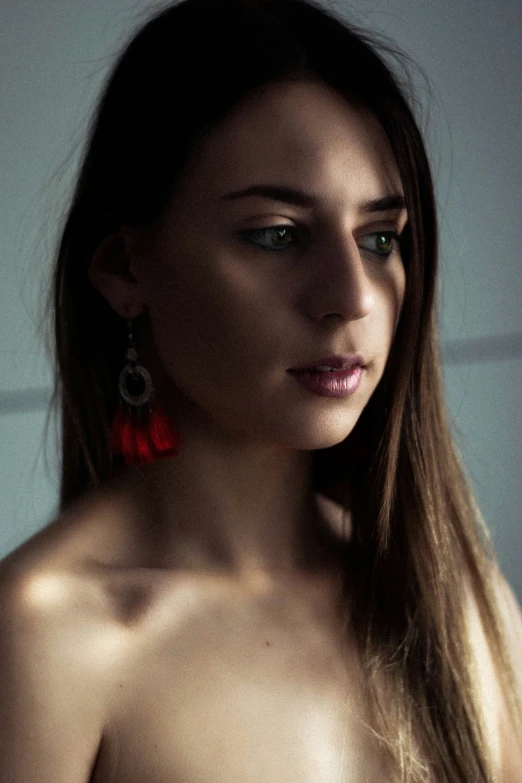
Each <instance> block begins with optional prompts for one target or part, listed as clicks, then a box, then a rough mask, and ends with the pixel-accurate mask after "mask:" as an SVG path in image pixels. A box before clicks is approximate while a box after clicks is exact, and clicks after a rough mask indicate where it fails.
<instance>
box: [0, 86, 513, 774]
mask: <svg viewBox="0 0 522 783" xmlns="http://www.w3.org/2000/svg"><path fill="white" fill-rule="evenodd" d="M267 182H268V183H271V184H277V185H286V186H292V187H294V188H298V189H301V190H303V191H306V192H308V193H310V192H313V193H314V194H315V195H316V197H317V205H316V206H315V207H314V208H313V209H307V208H304V207H302V206H299V207H298V206H295V205H289V204H286V203H285V204H283V203H282V202H279V201H274V200H268V199H266V198H259V197H255V198H254V197H249V198H246V199H241V200H239V199H237V200H227V199H225V200H223V196H224V195H226V194H227V193H230V192H231V191H235V190H238V189H241V188H245V187H248V186H250V185H252V184H259V183H267ZM401 192H402V189H401V183H400V180H399V177H398V172H397V170H396V167H395V164H394V161H393V157H392V155H391V152H390V150H389V149H388V147H387V143H386V140H385V138H384V136H383V133H382V131H381V129H380V128H379V126H378V125H377V123H376V122H375V121H374V120H372V118H371V117H369V116H368V115H367V114H365V113H363V112H361V111H359V110H357V111H356V110H355V109H353V108H351V107H349V106H347V104H346V103H345V102H344V101H343V100H342V99H341V98H339V96H337V95H336V94H335V93H333V92H332V91H330V90H329V89H328V88H326V87H324V86H321V85H317V84H312V83H310V84H299V85H284V86H282V85H279V86H278V87H273V88H270V90H268V91H265V92H264V93H261V94H260V95H258V96H256V97H255V98H254V99H251V100H250V101H248V102H247V103H246V104H245V105H244V106H241V107H239V108H238V109H237V110H236V111H235V112H234V113H233V114H232V115H231V116H230V117H229V118H228V119H227V120H226V121H225V122H224V123H223V124H222V125H221V126H220V128H219V129H214V130H213V131H212V133H211V134H210V135H209V137H208V138H207V139H206V140H205V143H204V144H203V146H202V149H201V150H200V151H199V155H198V156H197V157H196V158H195V160H194V164H193V166H192V168H191V170H190V171H189V172H187V176H186V177H185V179H184V181H183V182H181V183H179V185H178V188H177V190H176V192H175V193H174V194H173V198H172V202H171V204H170V205H169V208H168V210H167V212H166V213H165V215H163V216H162V218H161V221H158V222H157V223H156V224H155V225H154V226H153V227H151V228H150V229H149V230H148V231H146V232H140V233H138V232H133V231H130V230H129V229H127V228H125V227H122V231H121V233H120V234H118V235H115V236H113V237H110V238H108V239H107V240H106V241H105V242H104V243H103V244H102V246H101V247H100V248H99V250H98V252H97V254H96V256H95V258H94V259H93V264H92V266H91V270H90V276H91V281H92V282H93V284H94V285H96V286H97V287H98V288H99V290H100V291H101V292H102V293H103V295H104V296H105V297H106V298H107V300H108V301H109V303H110V304H111V306H112V307H113V308H114V309H115V310H116V312H118V313H119V314H120V315H121V316H122V317H123V318H138V317H139V316H143V318H142V319H141V322H140V325H141V331H140V356H141V358H142V360H143V363H144V364H145V365H146V366H147V367H149V369H150V370H151V373H152V376H153V379H154V382H155V385H156V388H157V389H158V393H159V396H160V398H161V400H162V402H163V403H164V405H165V407H166V408H167V409H168V411H169V414H170V416H171V418H172V420H173V422H174V424H175V426H176V427H177V429H178V430H179V432H180V434H181V436H182V448H181V450H180V454H179V455H178V456H177V457H175V458H172V459H169V460H164V461H160V462H156V463H154V464H152V465H150V466H147V467H145V468H143V469H141V470H140V469H136V468H127V469H126V470H125V471H124V473H123V474H122V475H121V476H120V477H119V478H117V479H115V480H114V481H113V482H111V483H110V484H108V485H107V486H106V487H104V488H103V489H101V490H100V491H97V492H95V493H90V494H88V495H86V496H85V497H84V498H83V499H81V500H80V501H79V502H78V503H77V504H75V506H74V507H72V508H71V509H70V510H69V511H68V512H67V513H66V514H65V515H63V516H62V517H61V518H60V519H58V520H56V521H55V522H53V523H52V524H51V525H50V526H48V528H46V529H45V530H44V531H43V532H42V533H40V534H39V535H37V536H36V537H34V538H33V539H31V540H30V541H29V542H27V543H26V544H25V545H24V546H23V547H21V548H20V549H19V550H17V551H16V552H15V553H13V554H12V555H11V556H10V557H9V558H7V559H6V560H5V561H4V562H3V563H2V565H1V566H0V579H1V582H2V586H1V593H0V595H1V615H2V616H1V631H2V633H0V655H1V659H2V660H3V661H5V662H7V666H6V670H7V671H8V672H10V675H9V676H8V677H7V678H5V682H2V694H3V699H2V706H0V720H1V723H2V731H3V733H4V738H5V740H6V741H5V742H4V743H3V748H4V749H3V750H2V754H3V755H2V756H0V773H1V774H0V777H1V778H2V779H4V778H5V779H6V780H9V781H10V783H22V781H23V783H33V781H34V783H36V781H38V783H42V782H43V781H53V783H87V782H88V781H92V782H93V783H143V782H144V781H147V783H207V781H208V783H211V782H212V783H220V782H221V781H223V783H225V782H226V783H254V782H255V783H274V782H275V781H283V780H284V781H295V783H312V781H313V783H347V782H348V781H350V783H374V781H375V782H377V781H379V783H382V781H384V780H386V779H387V761H386V757H385V755H384V753H383V752H382V750H381V749H380V748H379V746H378V744H377V742H376V740H375V739H374V738H373V737H372V735H371V733H370V732H369V731H368V730H367V729H366V722H367V720H368V717H369V716H368V707H367V704H366V703H365V699H364V694H363V688H362V682H361V678H360V675H359V673H358V669H357V661H356V659H355V656H354V655H353V650H352V646H351V643H350V638H349V637H344V638H343V642H341V638H342V635H341V617H340V613H339V600H338V599H339V578H338V572H339V559H340V551H341V548H342V544H343V541H344V540H346V538H347V537H349V528H348V529H346V530H343V529H342V524H341V519H340V517H339V516H338V512H339V508H338V507H336V506H335V505H334V504H330V505H328V504H325V503H323V501H322V500H321V498H320V497H318V496H317V495H316V494H315V492H314V491H313V489H312V486H311V457H312V452H313V451H314V450H315V449H320V448H327V447H329V446H333V445H335V444H337V443H339V442H341V441H342V440H344V439H345V438H346V437H347V436H348V435H349V434H350V432H351V430H352V429H353V427H354V425H355V423H356V421H357V419H358V417H359V416H360V414H361V412H362V410H363V409H364V407H365V405H366V403H367V402H368V400H369V399H370V397H371V395H372V393H373V391H374V389H375V387H376V386H377V384H378V382H379V380H380V378H381V377H382V373H383V371H384V367H385V364H386V360H387V357H388V355H389V349H390V346H391V343H392V339H393V334H394V330H395V327H396V324H397V320H398V317H399V314H400V309H401V305H402V301H403V296H404V287H405V273H404V267H403V263H402V260H401V258H400V254H399V252H398V250H397V249H396V250H395V252H394V253H393V254H392V255H391V256H390V258H389V259H388V260H386V261H383V259H382V258H379V257H377V255H376V254H375V249H376V248H375V241H374V239H375V237H374V235H375V232H383V231H397V232H398V233H400V231H402V229H403V228H404V225H405V222H406V219H407V215H406V213H405V212H404V210H397V209H394V210H388V211H386V212H372V213H368V212H364V211H363V210H362V205H363V204H364V203H366V202H368V201H370V200H372V199H377V198H382V197H383V196H386V195H391V194H400V193H401ZM281 224H287V225H289V226H296V227H298V228H299V229H300V230H301V231H302V232H303V234H302V235H300V234H299V233H298V234H297V235H296V237H297V239H294V241H295V242H296V243H297V244H296V245H295V247H291V248H290V249H286V250H284V251H272V252H269V251H266V250H262V249H260V248H259V245H257V246H256V245H254V244H246V243H245V242H244V241H243V240H240V239H239V238H238V232H239V231H242V230H246V229H253V228H261V227H264V226H272V227H274V226H279V225H281ZM269 233H270V232H266V236H265V237H264V240H263V241H267V242H268V241H270V242H273V237H272V239H270V236H269ZM305 235H306V236H307V237H308V240H307V241H305V240H304V238H303V237H304V236H305ZM300 243H302V244H300ZM289 244H290V245H292V244H293V243H289ZM372 251H373V252H372ZM353 352H358V353H362V354H363V356H364V358H365V363H366V369H365V371H364V375H363V380H362V383H361V386H360V387H359V389H358V390H357V392H356V393H355V394H353V395H352V396H351V397H348V398H325V397H320V396H317V395H314V394H312V393H310V392H308V391H306V390H304V389H303V388H302V387H300V386H299V385H298V384H296V383H295V381H294V379H293V378H292V377H291V376H289V375H288V373H287V372H286V371H287V369H288V368H290V367H293V366H296V365H299V364H305V363H311V362H313V361H315V360H317V359H320V358H321V357H323V356H327V355H329V354H332V353H340V354H347V353H353ZM323 500H324V499H323ZM515 615H516V613H515ZM515 615H513V616H515ZM516 616H517V617H518V618H519V616H518V615H516ZM517 622H519V619H518V620H517ZM470 627H471V626H470ZM516 627H517V628H518V627H519V626H518V625H517V626H516ZM473 629H474V630H473V643H474V646H475V648H476V649H477V650H480V651H482V658H481V661H482V662H481V663H480V666H481V667H482V668H481V669H480V672H481V678H480V679H481V681H482V682H483V683H486V685H485V687H486V691H485V692H484V701H485V702H486V700H487V704H488V710H487V716H488V717H487V720H488V721H489V723H488V726H489V727H490V729H491V733H492V734H494V735H495V736H497V737H498V736H500V735H502V732H503V735H505V736H507V734H506V732H504V730H503V728H502V727H503V723H502V721H503V717H502V716H503V714H504V713H503V707H502V701H501V698H500V696H499V692H498V688H497V690H495V688H496V685H495V678H494V676H493V674H492V671H493V669H492V665H491V661H490V660H489V659H488V657H487V643H486V641H485V637H484V635H483V634H482V631H481V628H480V623H475V626H473ZM481 634H482V636H481ZM520 639H522V632H521V635H520ZM488 667H489V668H488ZM487 688H489V690H487ZM502 742H503V741H501V740H498V741H497V743H496V745H495V742H494V741H492V752H493V753H494V755H495V758H496V763H497V766H498V767H499V769H500V765H501V764H504V771H503V775H504V777H503V778H502V783H514V781H515V779H516V778H515V777H514V774H515V770H516V766H513V777H510V775H511V773H510V772H509V769H508V766H509V764H508V762H509V759H508V756H507V755H506V753H505V752H504V750H503V747H504V746H503V744H502ZM506 759H508V760H506ZM513 759H514V757H513ZM515 761H516V759H515V760H514V761H513V764H515ZM509 763H511V762H509Z"/></svg>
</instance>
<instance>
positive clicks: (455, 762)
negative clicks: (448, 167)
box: [49, 0, 520, 783]
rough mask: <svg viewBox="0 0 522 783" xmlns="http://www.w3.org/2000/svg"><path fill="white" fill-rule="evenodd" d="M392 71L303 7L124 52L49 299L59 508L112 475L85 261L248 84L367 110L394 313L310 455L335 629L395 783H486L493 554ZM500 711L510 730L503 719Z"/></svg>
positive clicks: (154, 198) (113, 350)
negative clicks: (348, 533)
mask: <svg viewBox="0 0 522 783" xmlns="http://www.w3.org/2000/svg"><path fill="white" fill-rule="evenodd" d="M391 60H393V61H394V62H395V63H396V65H397V68H399V66H400V67H401V68H403V66H404V63H405V62H406V59H405V57H404V56H403V55H401V54H400V52H398V51H397V49H396V48H395V47H394V46H393V45H391V44H390V43H389V42H386V41H385V40H384V39H383V38H382V37H379V38H378V37H377V36H375V35H372V36H370V35H369V34H368V33H367V32H364V31H362V30H360V29H358V28H355V27H354V26H351V25H349V24H348V23H346V22H345V21H344V20H342V19H341V18H340V17H338V16H337V15H336V14H335V12H334V11H333V10H327V9H326V8H324V7H321V6H319V5H315V4H314V3H313V2H305V0H220V2H216V0H185V2H181V3H179V4H177V5H169V6H168V7H166V8H165V9H164V10H163V11H162V12H161V13H159V14H157V15H156V16H154V17H153V18H152V19H150V20H148V22H147V23H146V24H145V25H144V26H142V27H141V29H140V30H139V32H138V33H137V34H136V35H135V37H134V38H133V39H132V40H131V41H130V43H129V44H128V45H127V46H126V48H125V50H124V51H123V53H122V55H121V56H120V58H119V60H118V62H117V63H116V66H115V68H114V70H113V72H112V73H111V75H110V77H109V79H108V81H107V84H106V86H105V88H104V92H103V95H102V97H101V100H100V103H99V106H98V109H97V112H96V115H95V117H94V120H93V124H92V127H91V130H90V134H89V139H88V144H87V148H86V152H85V156H84V160H83V165H82V168H81V172H80V176H79V179H78V182H77V186H76V190H75V193H74V197H73V199H72V204H71V206H70V209H69V211H68V214H67V217H66V222H65V226H64V230H63V233H62V237H61V242H60V245H59V249H58V253H57V258H56V266H55V272H54V278H53V286H52V292H51V295H50V300H49V307H50V308H53V314H54V322H53V323H54V344H55V391H54V398H53V401H54V405H55V406H56V407H57V408H58V409H59V411H60V414H61V427H62V453H61V509H62V510H63V509H65V508H66V507H67V506H68V505H69V504H70V503H71V502H72V501H74V500H75V499H76V498H77V497H79V496H80V495H81V494H83V493H84V492H86V491H87V490H88V489H89V488H92V487H95V486H97V485H100V484H101V483H102V482H104V481H105V480H107V479H108V478H109V477H111V476H112V475H113V474H114V472H115V470H117V469H118V466H119V463H118V462H117V458H115V457H113V455H112V454H111V449H110V446H109V422H110V421H111V418H112V415H113V412H114V409H115V406H116V402H117V382H116V381H117V376H118V372H119V370H120V369H121V362H122V353H123V351H122V346H124V344H125V323H124V322H122V320H121V319H120V318H119V317H118V316H117V315H116V314H115V312H114V311H113V310H112V309H111V308H110V307H109V305H108V304H107V303H106V301H105V300H104V299H103V298H102V297H101V295H100V294H99V293H98V292H97V291H96V290H95V289H94V287H93V286H92V285H91V284H90V283H89V281H88V277H87V268H88V265H89V262H90V260H91V258H92V255H93V253H94V251H95V249H96V248H97V246H98V245H99V243H100V242H101V241H102V240H103V239H104V237H106V236H107V235H108V234H110V233H112V232H113V231H117V230H118V228H119V227H120V226H121V225H128V226H140V225H145V224H146V223H147V222H148V221H150V220H152V219H155V218H157V217H158V216H159V215H160V214H161V212H162V210H163V209H164V207H165V206H166V204H167V202H168V199H169V196H170V194H171V193H172V188H173V186H174V185H175V182H176V178H177V177H178V176H179V175H180V173H181V172H182V171H183V170H184V168H185V167H186V166H187V165H188V163H189V162H190V159H191V156H192V155H194V154H195V152H196V151H197V146H198V143H199V142H201V141H202V140H204V138H205V134H207V133H208V132H209V130H211V128H212V127H214V126H215V125H216V124H217V123H219V121H220V120H221V119H222V118H223V117H224V116H226V114H227V112H229V111H230V109H231V108H232V107H233V106H234V105H235V104H236V103H237V102H238V101H239V100H241V99H242V98H243V97H245V96H247V95H248V94H249V93H251V92H252V91H254V90H256V89H257V88H259V87H261V86H262V85H265V84H268V83H274V82H276V81H291V80H298V79H319V80H321V81H322V82H324V83H326V84H328V85H330V86H331V87H333V88H334V89H336V90H337V91H338V92H339V93H340V94H342V95H343V96H344V97H345V99H346V100H347V101H348V102H350V103H351V104H355V105H359V106H363V107H365V108H366V109H369V110H370V111H371V112H372V113H373V114H374V115H375V116H376V117H377V119H378V120H379V122H380V123H381V125H382V127H383V128H384V131H385V133H386V135H387V137H388V140H389V143H390V145H391V148H392V150H393V153H394V155H395V159H396V161H397V165H398V168H399V172H400V175H401V180H402V183H403V187H404V192H405V197H406V205H407V209H408V215H409V222H408V224H407V228H406V229H405V232H404V233H403V236H402V246H401V251H402V256H403V260H404V264H405V271H406V292H405V299H404V304H403V308H402V312H401V317H400V320H399V323H398V326H397V331H396V335H395V339H394V343H393V346H392V349H391V352H390V356H389V359H388V362H387V365H386V369H385V372H384V375H383V377H382V379H381V382H380V383H379V385H378V387H377V389H376V390H375V392H374V394H373V396H372V398H371V399H370V401H369V403H368V405H367V406H366V408H365V409H364V411H363V413H362V414H361V416H360V418H359V420H358V422H357V424H356V426H355V428H354V430H353V432H352V433H351V434H350V436H349V437H348V438H347V439H346V441H344V442H343V443H340V444H338V445H337V446H335V447H332V448H329V449H323V450H319V451H316V452H315V453H314V481H315V484H316V487H317V488H318V489H321V491H322V492H324V493H325V494H330V495H331V497H334V498H335V499H337V500H338V501H340V502H344V501H343V499H344V498H345V497H347V495H348V492H349V494H350V502H351V506H350V507H351V513H352V523H353V537H352V540H351V542H350V547H349V549H348V550H347V555H346V557H347V564H346V585H345V587H346V590H345V602H346V617H347V618H348V616H349V622H350V628H351V630H352V633H353V634H355V638H356V642H357V645H358V650H359V653H360V659H361V665H362V667H363V669H364V671H365V674H366V677H365V680H366V682H367V683H368V695H369V700H370V704H371V705H372V707H373V717H374V725H373V726H372V728H373V730H374V732H375V733H376V735H377V736H378V737H379V738H380V740H381V742H382V743H383V745H384V747H386V748H387V749H388V750H389V753H390V759H391V760H392V762H393V764H394V768H395V769H396V770H397V773H396V778H397V780H400V781H403V782H404V783H406V782H407V783H414V782H420V781H428V780H430V781H431V780H437V781H440V783H455V781H457V780H459V781H474V783H486V782H488V783H490V782H491V781H492V780H493V779H494V773H493V771H492V769H491V768H490V761H489V760H488V755H487V752H486V751H485V743H484V737H483V733H482V729H481V721H480V719H479V710H478V705H477V703H476V696H475V695H474V690H473V685H472V682H471V675H470V665H471V664H470V661H471V657H470V650H469V645H468V643H467V641H466V636H465V631H464V628H465V618H464V608H463V607H464V600H463V591H464V579H463V574H465V576H466V579H467V581H468V582H469V584H471V586H472V589H473V593H474V595H475V597H476V599H477V603H478V605H479V607H480V611H481V614H482V618H483V621H484V622H485V624H486V627H487V629H488V638H489V639H490V641H491V644H492V648H493V652H494V654H495V657H496V661H497V666H498V671H499V674H500V676H501V679H502V681H503V683H504V686H505V690H506V694H508V693H509V692H510V690H512V689H510V688H509V684H510V682H512V680H511V679H510V678H511V677H512V673H511V672H510V668H509V662H508V655H507V652H506V645H505V642H504V641H503V635H502V630H501V623H500V619H499V615H498V610H497V608H496V602H495V596H494V588H493V585H492V574H493V573H494V569H495V559H494V554H493V552H492V551H491V546H490V544H489V539H488V536H487V532H486V529H485V526H484V524H483V521H482V519H481V516H480V513H479V511H478V509H477V507H476V504H475V502H474V499H473V495H472V492H471V490H470V488H469V485H468V481H467V478H466V475H465V471H464V468H463V466H462V463H461V460H460V458H459V455H458V453H457V451H456V448H455V445H454V443H453V441H452V437H451V433H450V429H449V425H448V420H447V414H446V409H445V404H444V398H443V392H442V380H441V363H440V356H439V350H438V343H437V317H436V308H435V292H436V279H437V220H436V211H435V199H434V191H433V184H432V178H431V173H430V166H429V163H428V158H427V154H426V150H425V146H424V142H423V139H422V134H421V132H420V130H419V127H418V124H417V120H416V119H415V112H414V106H415V99H414V97H413V94H412V93H411V92H410V91H409V90H408V88H407V87H406V81H407V80H406V79H404V78H403V79H402V81H401V79H400V78H399V76H398V75H397V74H398V70H397V74H396V73H394V71H393V70H392V66H391ZM402 73H403V74H404V73H406V70H405V69H404V68H403V71H402ZM349 482H350V483H349ZM382 672H386V677H387V679H386V688H384V686H383V683H382V679H381V674H382ZM511 708H512V711H513V715H514V716H515V721H516V720H517V717H516V715H517V714H518V713H516V704H515V702H514V701H513V702H512V703H511ZM519 717H520V716H519ZM419 748H422V749H423V750H422V753H420V752H418V749H419ZM432 776H433V777H432Z"/></svg>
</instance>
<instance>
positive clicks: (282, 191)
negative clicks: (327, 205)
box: [222, 185, 406, 213]
mask: <svg viewBox="0 0 522 783" xmlns="http://www.w3.org/2000/svg"><path fill="white" fill-rule="evenodd" d="M247 196H262V197H263V198H269V199H272V200H273V201H283V202H284V203H286V204H293V205H296V206H298V207H307V208H309V209H311V208H312V207H314V206H315V205H316V204H317V199H316V198H314V196H312V195H311V194H310V193H305V192H304V191H302V190H296V189H295V188H287V187H283V186H278V185H251V186H250V187H248V188H243V189H242V190H235V191H233V192H232V193H227V194H226V195H225V196H223V197H222V198H223V199H224V200H227V201H231V200H234V199H239V198H246V197H247ZM393 209H400V210H402V209H406V200H405V198H404V196H403V195H401V194H400V193H392V194H390V195H387V196H383V197H382V198H376V199H371V200H370V201H365V202H364V203H363V204H361V206H360V211H361V212H363V213H368V212H389V211H390V210H393Z"/></svg>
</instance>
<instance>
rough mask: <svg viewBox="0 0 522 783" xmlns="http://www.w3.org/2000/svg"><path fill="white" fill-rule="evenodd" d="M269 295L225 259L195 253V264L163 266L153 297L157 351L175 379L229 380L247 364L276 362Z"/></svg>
mask: <svg viewBox="0 0 522 783" xmlns="http://www.w3.org/2000/svg"><path fill="white" fill-rule="evenodd" d="M187 258H188V256H187ZM268 293H269V292H267V291H265V290H264V288H263V286H262V285H260V283H259V280H258V279H256V280H255V279H254V277H253V276H252V275H249V274H248V271H247V269H246V268H245V267H244V266H239V265H238V264H237V261H236V263H235V264H234V262H233V260H232V259H227V258H226V257H223V258H222V259H219V258H215V259H213V263H212V264H209V263H208V260H207V259H206V258H202V257H201V256H200V257H199V258H198V257H195V256H194V255H192V256H191V262H190V263H188V262H187V263H180V262H178V263H176V264H175V265H174V264H163V266H162V268H161V269H158V270H157V276H156V279H155V280H154V281H153V280H151V282H150V285H149V295H148V300H149V303H150V304H149V314H150V321H151V327H152V333H153V337H154V343H155V347H156V351H157V353H158V356H159V358H160V360H161V362H162V364H163V365H164V367H165V369H167V370H168V371H169V374H170V375H171V377H172V378H173V379H174V378H176V377H179V378H180V379H181V378H182V377H186V378H189V377H190V378H194V379H199V380H200V381H203V380H208V378H209V377H212V382H213V384H219V383H221V381H220V379H222V382H223V383H230V379H231V377H232V376H234V375H240V376H241V378H243V377H244V368H245V366H249V365H250V367H252V366H253V365H254V364H255V365H256V366H258V367H259V366H260V365H261V366H262V365H263V363H264V362H265V360H266V361H269V360H271V361H272V362H273V361H274V351H277V346H276V344H275V341H274V340H271V338H270V335H271V334H272V333H273V332H274V329H273V327H272V320H273V319H272V320H271V317H270V312H271V311H272V312H273V308H274V302H273V291H272V292H271V293H272V296H271V297H270V296H268ZM276 355H277V353H276ZM236 380H237V379H236ZM238 382H239V383H240V382H241V380H239V381H238Z"/></svg>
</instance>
